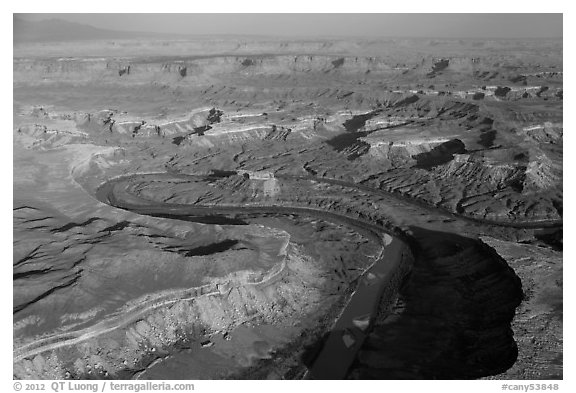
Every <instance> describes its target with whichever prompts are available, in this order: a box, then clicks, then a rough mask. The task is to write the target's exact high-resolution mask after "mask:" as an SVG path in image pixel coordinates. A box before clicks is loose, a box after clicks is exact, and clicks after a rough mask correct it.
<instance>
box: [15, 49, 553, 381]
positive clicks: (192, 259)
mask: <svg viewBox="0 0 576 393" xmlns="http://www.w3.org/2000/svg"><path fill="white" fill-rule="evenodd" d="M13 66H14V84H13V92H14V106H13V108H14V112H13V118H14V129H13V149H14V184H13V190H14V201H13V210H14V213H13V220H14V221H13V233H14V248H13V251H14V260H13V293H14V304H13V313H14V315H13V332H14V333H13V341H14V354H13V361H14V363H13V373H14V377H15V378H18V379H102V378H106V379H178V378H182V379H202V378H208V379H220V378H237V379H241V378H255V379H261V378H270V379H278V378H285V379H301V378H312V379H325V378H327V379H472V378H498V379H555V378H559V379H561V378H562V376H563V373H562V364H563V362H562V310H563V307H562V304H563V301H562V282H563V280H562V217H563V213H562V206H563V190H562V179H563V169H562V156H563V148H562V146H563V126H562V110H563V85H562V75H563V74H562V71H563V69H562V42H561V40H559V41H555V40H548V41H547V40H537V41H534V40H532V41H531V40H524V41H522V40H513V41H506V40H499V41H498V40H495V41H478V40H452V41H451V40H434V42H431V41H430V40H383V41H374V40H372V41H362V40H354V41H353V40H348V41H344V40H317V41H315V40H307V41H296V40H278V39H255V40H243V39H241V38H237V39H232V38H230V39H209V38H205V39H197V40H173V41H170V40H154V39H148V40H129V39H118V40H117V39H103V40H100V41H98V40H93V41H87V42H86V44H83V45H78V44H77V43H67V42H44V43H17V44H16V45H15V47H14V59H13ZM335 359H336V360H335Z"/></svg>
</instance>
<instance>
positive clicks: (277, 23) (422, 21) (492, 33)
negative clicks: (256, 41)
mask: <svg viewBox="0 0 576 393" xmlns="http://www.w3.org/2000/svg"><path fill="white" fill-rule="evenodd" d="M311 1H312V0H311ZM19 16H21V17H22V18H24V19H28V20H42V19H51V18H58V19H64V20H67V21H71V22H78V23H84V24H89V25H92V26H95V27H100V28H105V29H113V30H126V31H149V32H158V33H177V34H255V35H275V36H368V37H435V38H436V37H447V38H468V37H473V38H532V37H535V38H540V37H562V14H20V15H19Z"/></svg>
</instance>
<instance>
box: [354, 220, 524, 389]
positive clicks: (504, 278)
mask: <svg viewBox="0 0 576 393" xmlns="http://www.w3.org/2000/svg"><path fill="white" fill-rule="evenodd" d="M411 232H412V234H413V236H414V239H415V241H416V242H417V244H418V247H417V252H416V260H415V264H414V268H413V271H412V273H411V275H410V277H409V278H408V280H407V281H406V283H405V285H404V286H403V288H402V289H401V290H400V294H399V298H398V301H397V303H396V305H395V307H394V308H393V312H392V314H391V315H389V316H386V317H384V318H382V319H381V320H379V321H378V323H377V327H376V328H375V329H374V332H373V333H372V334H371V335H370V336H369V338H368V340H367V341H366V343H365V344H364V346H363V347H362V350H361V351H360V353H359V355H358V359H357V362H356V364H355V365H354V366H353V368H352V371H351V374H350V378H360V379H471V378H478V377H481V376H486V375H493V374H498V373H501V372H503V371H505V370H507V369H508V368H509V367H510V366H511V365H512V364H514V362H515V361H516V357H517V355H518V349H517V347H516V343H515V342H514V339H513V338H512V331H511V329H510V321H511V320H512V318H513V317H514V312H515V309H516V307H517V306H518V305H519V304H520V302H521V300H522V296H523V294H522V284H521V282H520V279H519V278H518V277H517V276H516V275H515V274H514V271H513V270H512V269H511V268H510V267H508V265H507V264H506V261H504V260H503V259H502V258H501V257H500V256H499V255H498V254H497V253H496V252H495V251H494V250H493V249H492V248H490V247H489V246H487V245H486V244H484V243H483V242H481V241H474V240H471V239H467V238H464V237H460V236H457V235H452V234H447V233H440V232H432V231H428V230H425V229H422V228H412V231H411Z"/></svg>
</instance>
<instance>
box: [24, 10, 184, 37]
mask: <svg viewBox="0 0 576 393" xmlns="http://www.w3.org/2000/svg"><path fill="white" fill-rule="evenodd" d="M154 37H157V38H170V37H176V35H172V34H161V33H150V32H130V31H118V30H106V29H100V28H97V27H93V26H90V25H85V24H81V23H74V22H68V21H65V20H62V19H48V20H42V21H37V22H32V21H27V20H24V19H22V18H20V17H18V16H17V15H14V42H15V43H17V42H47V41H85V40H101V39H112V38H115V39H129V38H154Z"/></svg>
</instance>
